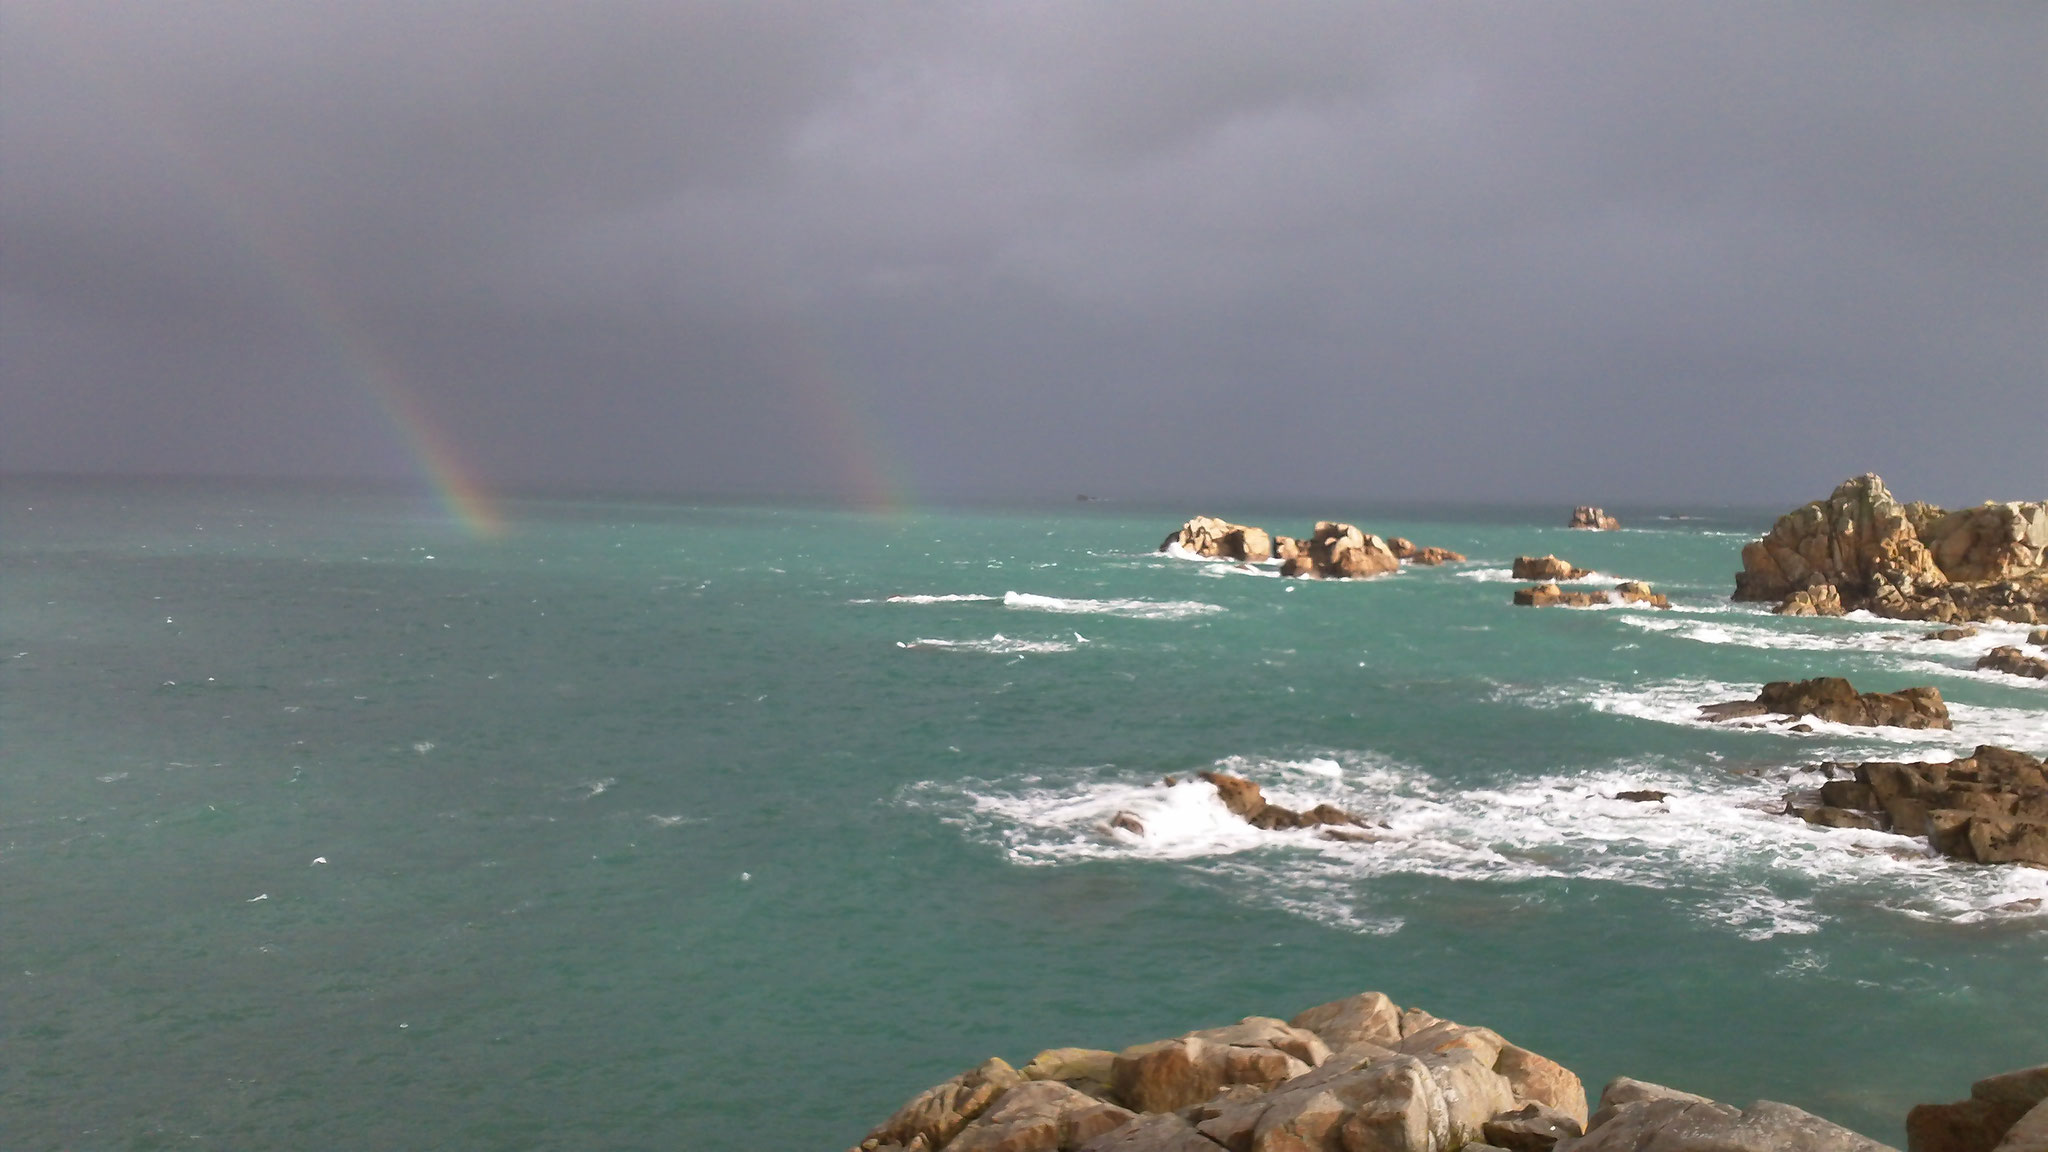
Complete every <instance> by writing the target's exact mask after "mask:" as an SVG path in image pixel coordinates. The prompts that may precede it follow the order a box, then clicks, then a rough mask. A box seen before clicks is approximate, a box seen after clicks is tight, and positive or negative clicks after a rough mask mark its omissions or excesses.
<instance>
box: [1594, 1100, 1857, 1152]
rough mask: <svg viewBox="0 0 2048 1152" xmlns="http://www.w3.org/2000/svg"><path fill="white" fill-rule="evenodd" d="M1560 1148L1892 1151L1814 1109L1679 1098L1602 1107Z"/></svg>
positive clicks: (1767, 1102) (1607, 1150) (1626, 1151)
mask: <svg viewBox="0 0 2048 1152" xmlns="http://www.w3.org/2000/svg"><path fill="white" fill-rule="evenodd" d="M1556 1150H1557V1152H1890V1150H1889V1149H1888V1148H1887V1146H1886V1145H1883V1144H1879V1143H1878V1142H1877V1141H1875V1140H1872V1139H1870V1138H1869V1137H1867V1136H1863V1135H1859V1134H1858V1133H1855V1132H1851V1131H1850V1130H1849V1129H1847V1128H1844V1127H1842V1126H1841V1125H1839V1124H1831V1123H1829V1122H1828V1121H1826V1120H1823V1119H1821V1118H1820V1117H1818V1116H1815V1115H1814V1114H1813V1113H1811V1112H1807V1111H1804V1110H1803V1109H1799V1108H1794V1107H1792V1106H1791V1105H1790V1104H1779V1103H1777V1102H1775V1101H1771V1100H1759V1101H1757V1102H1756V1103H1755V1104H1754V1105H1753V1106H1751V1107H1750V1108H1748V1109H1746V1110H1738V1109H1736V1108H1734V1107H1732V1106H1730V1105H1727V1104H1716V1103H1713V1102H1711V1101H1689V1100H1683V1099H1676V1098H1664V1099H1653V1100H1641V1101H1637V1102H1635V1103H1632V1104H1623V1105H1620V1106H1618V1107H1614V1108H1612V1109H1609V1108H1605V1107H1603V1108H1602V1109H1601V1110H1600V1113H1599V1114H1598V1115H1596V1116H1595V1117H1594V1118H1593V1127H1592V1128H1590V1129H1588V1130H1587V1132H1586V1134H1585V1135H1584V1136H1581V1137H1578V1138H1575V1139H1573V1138H1567V1139H1564V1140H1560V1141H1558V1142H1557V1145H1556Z"/></svg>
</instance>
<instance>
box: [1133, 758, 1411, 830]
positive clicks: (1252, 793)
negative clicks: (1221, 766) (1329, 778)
mask: <svg viewBox="0 0 2048 1152" xmlns="http://www.w3.org/2000/svg"><path fill="white" fill-rule="evenodd" d="M1198 778H1199V779H1202V780H1205V781H1207V782H1209V783H1210V784H1212V785H1214V786H1215V788H1216V795H1217V798H1218V799H1220V800H1222V801H1223V806H1224V807H1225V808H1227V809H1229V810H1230V814H1231V815H1233V816H1236V817H1237V818H1238V819H1240V820H1243V821H1244V822H1245V823H1247V824H1250V825H1251V826H1252V827H1254V828H1263V829H1265V830H1267V831H1269V832H1272V831H1280V830H1284V829H1288V828H1321V829H1322V830H1323V833H1322V834H1323V836H1324V837H1325V838H1327V839H1331V840H1372V839H1375V838H1376V837H1375V835H1374V834H1373V833H1372V832H1369V831H1367V830H1366V829H1367V828H1368V825H1367V824H1366V822H1365V821H1364V820H1362V819H1360V818H1359V817H1357V816H1355V815H1353V814H1351V813H1349V812H1346V811H1345V810H1344V809H1342V808H1339V807H1337V806H1336V805H1335V804H1318V805H1316V806H1315V807H1313V808H1309V809H1305V810H1302V811H1296V810H1295V809H1293V808H1289V807H1287V806H1286V805H1284V804H1274V803H1272V802H1271V801H1269V800H1267V799H1266V794H1265V792H1264V791H1263V790H1261V789H1260V787H1259V786H1258V785H1257V784H1255V783H1253V782H1252V781H1250V780H1247V779H1245V778H1244V777H1242V776H1232V775H1231V774H1229V773H1228V772H1202V773H1198ZM1176 783H1177V781H1176V780H1175V779H1174V778H1173V777H1171V776H1168V777H1167V778H1166V786H1167V787H1169V788H1171V787H1173V786H1174V785H1175V784H1176ZM1109 827H1111V828H1113V829H1115V828H1121V829H1122V830H1124V831H1126V832H1129V833H1131V834H1132V835H1133V836H1143V835H1144V834H1145V822H1144V821H1143V820H1141V819H1140V818H1139V817H1138V815H1137V814H1136V813H1135V812H1129V811H1124V812H1118V813H1117V814H1116V815H1115V816H1114V817H1113V818H1111V820H1110V821H1109ZM1381 827H1385V825H1381Z"/></svg>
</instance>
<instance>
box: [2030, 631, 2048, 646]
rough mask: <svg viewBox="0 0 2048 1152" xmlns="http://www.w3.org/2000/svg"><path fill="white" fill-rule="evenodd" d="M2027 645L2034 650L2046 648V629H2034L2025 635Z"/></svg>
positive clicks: (2047, 639) (2047, 642)
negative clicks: (2033, 647)
mask: <svg viewBox="0 0 2048 1152" xmlns="http://www.w3.org/2000/svg"><path fill="white" fill-rule="evenodd" d="M2027 643H2029V644H2032V645H2033V646H2035V647H2036V648H2048V628H2036V629H2034V630H2033V631H2032V632H2029V633H2027Z"/></svg>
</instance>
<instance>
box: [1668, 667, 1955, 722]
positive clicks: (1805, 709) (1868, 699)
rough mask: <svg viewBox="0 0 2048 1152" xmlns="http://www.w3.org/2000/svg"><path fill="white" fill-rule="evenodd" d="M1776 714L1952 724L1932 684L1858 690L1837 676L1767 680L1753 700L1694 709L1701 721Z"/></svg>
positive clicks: (1846, 719)
mask: <svg viewBox="0 0 2048 1152" xmlns="http://www.w3.org/2000/svg"><path fill="white" fill-rule="evenodd" d="M1772 714H1776V715H1779V716H1790V717H1793V718H1795V719H1796V718H1798V717H1801V716H1811V717H1813V718H1814V719H1816V720H1827V721H1830V722H1832V723H1835V724H1855V725H1860V726H1863V727H1878V726H1889V727H1893V728H1952V727H1954V725H1952V724H1950V723H1949V719H1948V705H1947V704H1946V703H1944V702H1943V701H1942V699H1941V690H1940V689H1938V688H1925V687H1922V688H1901V689H1899V690H1898V691H1897V692H1858V691H1856V689H1855V688H1854V687H1853V686H1852V685H1851V684H1850V683H1849V682H1848V681H1847V680H1844V679H1842V678H1841V677H1839V676H1820V677H1816V678H1814V679H1812V680H1773V681H1772V682H1770V683H1769V684H1766V685H1764V688H1763V691H1762V692H1759V693H1757V697H1756V699H1754V700H1731V701H1729V702H1728V703H1726V704H1708V705H1706V706H1704V707H1702V708H1701V709H1700V717H1701V719H1705V720H1740V719H1744V718H1746V717H1750V716H1765V715H1772Z"/></svg>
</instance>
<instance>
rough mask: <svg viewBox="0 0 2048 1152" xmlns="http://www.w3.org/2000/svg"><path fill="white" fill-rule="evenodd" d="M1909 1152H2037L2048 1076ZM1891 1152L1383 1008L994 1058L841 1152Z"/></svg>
mask: <svg viewBox="0 0 2048 1152" xmlns="http://www.w3.org/2000/svg"><path fill="white" fill-rule="evenodd" d="M1907 1131H1908V1134H1909V1138H1910V1139H1909V1148H1910V1149H1911V1152H2041V1149H2042V1148H2043V1147H2048V1145H2044V1143H2043V1140H2044V1139H2048V1065H2044V1066H2042V1067H2039V1068H2032V1069H2025V1070H2022V1071H2018V1072H2011V1073H2006V1074H2003V1075H2000V1076H1994V1077H1990V1078H1987V1079H1985V1080H1982V1081H1979V1082H1978V1084H1977V1085H1976V1087H1975V1088H1973V1091H1972V1098H1971V1099H1970V1100H1967V1101H1962V1102H1958V1103H1955V1104H1929V1105H1921V1106H1919V1107H1916V1108H1915V1109H1913V1111H1912V1113H1911V1114H1910V1115H1909V1117H1908V1119H1907ZM1219 1149H1227V1150H1228V1152H1459V1150H1461V1149H1462V1150H1465V1152H1889V1150H1888V1148H1887V1146H1886V1145H1883V1144H1880V1143H1878V1142H1877V1141H1875V1140H1871V1139H1869V1138H1868V1137H1865V1136H1862V1135H1860V1134H1858V1133H1856V1132H1852V1131H1850V1130H1849V1129H1847V1128H1843V1127H1841V1126H1840V1125H1837V1124H1833V1123H1830V1122H1829V1121H1827V1120H1824V1119H1822V1118H1821V1117H1819V1116H1815V1115H1813V1114H1812V1113H1810V1112H1806V1111H1803V1110H1801V1109H1799V1108H1795V1107H1793V1106H1791V1105H1789V1104H1780V1103H1776V1102H1773V1101H1769V1100H1759V1101H1757V1102H1755V1103H1754V1104H1753V1105H1751V1106H1750V1107H1749V1108H1747V1109H1738V1108H1736V1107H1734V1106H1732V1105H1728V1104H1721V1103H1716V1102H1715V1101H1712V1100H1709V1099H1707V1098H1706V1097H1704V1096H1697V1095H1694V1094H1692V1093H1688V1092H1682V1091H1679V1090H1677V1089H1673V1088H1666V1087H1663V1086H1661V1085H1657V1084H1651V1083H1647V1082H1644V1081H1639V1080H1633V1079H1629V1078H1627V1077H1621V1078H1618V1079H1616V1080H1613V1081H1611V1082H1610V1083H1609V1084H1608V1085H1607V1086H1606V1088H1605V1089H1604V1090H1603V1091H1602V1092H1601V1094H1600V1099H1599V1101H1598V1105H1597V1107H1589V1106H1588V1102H1587V1099H1586V1092H1585V1088H1584V1085H1583V1084H1582V1083H1581V1081H1580V1079H1579V1077H1578V1076H1577V1075H1576V1074H1575V1073H1573V1072H1572V1071H1571V1070H1570V1069H1568V1068H1566V1067H1564V1066H1563V1065H1562V1064H1559V1063H1557V1062H1556V1061H1554V1060H1551V1059H1549V1058H1547V1057H1544V1056H1541V1055H1538V1054H1537V1053H1535V1052H1532V1051H1530V1050H1528V1049H1526V1048H1523V1047H1520V1046H1518V1045H1516V1044H1513V1043H1511V1042H1509V1041H1508V1040H1507V1039H1506V1038H1504V1037H1502V1036H1501V1035H1500V1034H1499V1033H1497V1032H1495V1031H1493V1030H1492V1029H1490V1028H1484V1027H1476V1026H1468V1025H1464V1024H1459V1023H1456V1022H1453V1021H1450V1020H1442V1019H1438V1018H1437V1017H1435V1016H1432V1015H1431V1014H1429V1013H1428V1012H1425V1011H1423V1010H1422V1009H1419V1008H1409V1009H1407V1010H1405V1011H1404V1010H1402V1009H1401V1008H1400V1007H1399V1006H1398V1005H1396V1004H1395V1003H1394V1002H1393V1000H1391V999H1390V998H1388V997H1387V996H1385V995H1384V994H1382V993H1379V992H1361V993H1359V994H1358V995H1356V996H1350V997H1346V998H1345V999H1342V1000H1335V1001H1332V1002H1330V1003H1327V1004H1321V1005H1318V1006H1316V1007H1314V1008H1310V1009H1307V1010H1306V1011H1303V1012H1300V1013H1297V1014H1296V1015H1295V1016H1294V1017H1292V1018H1291V1019H1288V1020H1281V1019H1278V1018H1276V1017H1270V1016H1247V1017H1245V1018H1244V1019H1242V1020H1240V1021H1238V1022H1237V1023H1235V1024H1230V1025H1225V1026H1222V1027H1214V1028H1205V1029H1199V1030H1196V1031H1192V1032H1186V1033H1183V1034H1181V1035H1179V1036H1174V1037H1169V1038H1167V1039H1163V1040H1154V1041H1151V1042H1150V1043H1144V1044H1135V1045H1132V1046H1130V1047H1128V1048H1125V1049H1123V1050H1121V1051H1116V1052H1111V1051H1107V1050H1102V1049H1089V1048H1052V1049H1047V1050H1046V1051H1043V1052H1040V1053H1039V1054H1038V1055H1036V1056H1034V1057H1033V1058H1032V1059H1031V1060H1029V1061H1027V1062H1026V1063H1025V1064H1024V1065H1023V1066H1022V1067H1021V1068H1018V1067H1014V1066H1012V1065H1010V1064H1009V1063H1007V1062H1005V1061H1003V1060H1002V1059H1000V1058H997V1057H991V1058H989V1059H988V1060H985V1061H983V1062H982V1063H981V1064H978V1065H976V1066H975V1067H973V1068H970V1069H968V1070H967V1071H965V1072H962V1073H961V1074H960V1075H958V1076H955V1077H953V1078H952V1079H950V1080H947V1081H945V1082H944V1083H941V1084H937V1085H934V1086H932V1087H930V1088H927V1089H925V1090H924V1091H922V1092H920V1093H918V1094H917V1095H915V1096H913V1097H911V1098H910V1100H909V1101H908V1102H906V1103H905V1104H904V1105H903V1107H902V1108H900V1109H898V1110H897V1111H896V1113H895V1114H894V1115H892V1116H890V1117H889V1118H888V1119H886V1120H884V1121H883V1122H882V1123H880V1124H878V1125H876V1126H875V1127H874V1128H873V1129H872V1130H871V1131H870V1132H869V1133H868V1135H867V1137H866V1138H865V1139H863V1140H862V1141H861V1142H860V1143H859V1144H857V1145H855V1146H854V1148H853V1149H852V1150H850V1152H1218V1150H1219Z"/></svg>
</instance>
